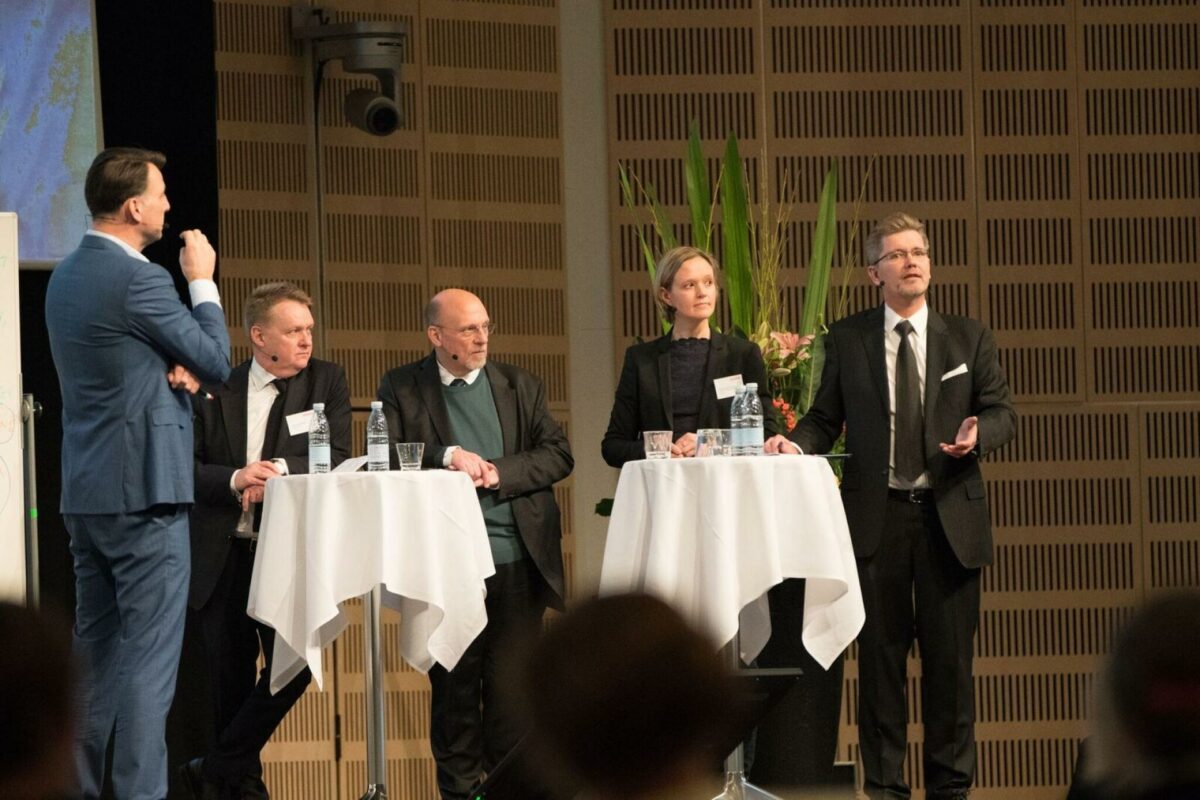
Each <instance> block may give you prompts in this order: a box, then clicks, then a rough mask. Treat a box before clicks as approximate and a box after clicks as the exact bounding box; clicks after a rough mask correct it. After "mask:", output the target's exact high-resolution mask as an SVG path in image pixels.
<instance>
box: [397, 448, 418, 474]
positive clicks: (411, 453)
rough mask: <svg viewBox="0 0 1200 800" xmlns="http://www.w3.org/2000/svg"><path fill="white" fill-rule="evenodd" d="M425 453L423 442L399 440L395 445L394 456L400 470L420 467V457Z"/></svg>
mask: <svg viewBox="0 0 1200 800" xmlns="http://www.w3.org/2000/svg"><path fill="white" fill-rule="evenodd" d="M424 455H425V443H424V442H400V443H398V444H397V445H396V458H397V460H399V462H400V469H402V470H417V469H420V468H421V458H422V457H423V456H424Z"/></svg>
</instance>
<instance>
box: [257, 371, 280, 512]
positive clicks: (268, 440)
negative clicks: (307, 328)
mask: <svg viewBox="0 0 1200 800" xmlns="http://www.w3.org/2000/svg"><path fill="white" fill-rule="evenodd" d="M271 383H272V384H274V385H275V388H276V389H278V390H279V394H277V395H275V402H273V403H271V411H270V413H268V414H267V430H266V432H265V433H264V434H263V443H262V455H261V456H260V458H261V459H262V460H263V461H270V460H271V459H272V458H274V457H275V444H276V442H277V441H278V440H279V429H280V428H281V427H282V426H283V404H284V403H285V402H287V385H288V379H287V378H276V379H275V380H273V381H271ZM262 511H263V504H262V503H255V505H254V532H255V533H258V526H259V524H261V523H262Z"/></svg>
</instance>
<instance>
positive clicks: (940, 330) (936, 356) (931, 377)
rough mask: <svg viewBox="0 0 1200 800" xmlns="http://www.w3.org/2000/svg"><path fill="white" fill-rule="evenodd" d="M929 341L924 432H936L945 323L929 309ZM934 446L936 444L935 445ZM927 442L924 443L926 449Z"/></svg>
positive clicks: (943, 355) (944, 350)
mask: <svg viewBox="0 0 1200 800" xmlns="http://www.w3.org/2000/svg"><path fill="white" fill-rule="evenodd" d="M926 332H927V334H926V335H927V336H928V337H929V341H928V342H927V343H926V345H925V430H926V431H927V432H928V431H932V430H936V427H935V425H934V414H935V413H936V412H937V401H938V393H939V392H941V390H942V375H944V374H945V372H946V343H947V340H948V338H949V337H948V335H947V328H946V321H945V320H944V319H942V317H941V315H940V314H938V313H937V312H936V311H934V310H933V309H932V308H931V309H929V324H928V325H927V326H926ZM935 444H936V443H935ZM928 446H929V442H928V441H927V442H926V449H928Z"/></svg>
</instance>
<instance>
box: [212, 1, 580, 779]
mask: <svg viewBox="0 0 1200 800" xmlns="http://www.w3.org/2000/svg"><path fill="white" fill-rule="evenodd" d="M291 5H292V3H291V2H290V0H247V1H246V2H232V1H230V0H218V2H217V3H216V22H217V25H216V28H217V86H218V115H219V119H218V139H219V142H218V148H219V153H218V156H219V164H220V204H221V220H220V221H221V234H222V243H223V244H222V253H221V254H220V255H221V291H222V296H223V299H224V302H225V306H226V310H227V315H228V319H229V325H230V328H231V332H232V333H233V335H234V341H235V346H234V358H235V360H237V361H240V360H242V359H244V358H246V357H248V355H249V348H248V345H247V342H246V338H245V334H244V333H240V332H239V331H240V330H241V327H242V320H241V310H240V309H241V305H242V303H243V302H244V300H245V298H246V296H247V295H248V294H249V293H250V292H251V291H252V290H253V288H254V287H255V286H256V285H258V284H259V283H262V282H264V281H267V280H272V279H282V278H286V279H290V280H293V281H296V282H297V283H299V284H300V285H301V286H303V287H304V288H306V289H308V290H309V291H310V292H314V293H315V292H316V291H317V290H319V291H320V293H321V294H322V295H323V302H322V307H323V313H324V326H325V337H324V341H319V342H318V343H317V344H318V352H319V353H320V354H321V355H322V357H324V358H327V359H329V360H332V361H335V362H337V363H339V364H341V365H342V366H344V367H345V369H346V372H347V377H348V380H349V383H350V391H351V395H352V401H353V403H354V407H355V409H356V410H355V414H354V421H353V436H354V448H355V452H356V453H358V452H361V451H362V450H363V442H364V439H365V435H364V428H365V421H366V409H367V406H368V404H369V402H370V400H372V399H373V398H374V397H375V392H376V389H377V387H378V385H379V379H380V377H381V376H382V375H383V373H384V372H385V371H386V370H388V369H390V368H392V367H394V366H398V365H400V364H404V363H407V362H410V361H414V360H416V359H418V358H421V357H423V356H424V355H425V354H426V353H427V352H428V351H429V344H428V341H427V339H426V336H425V332H424V331H425V325H424V322H423V318H422V311H423V308H424V305H425V303H426V301H427V300H428V298H429V297H430V296H431V295H432V294H433V293H434V292H436V291H438V290H439V289H442V288H445V287H449V286H460V287H464V288H468V289H470V290H472V291H474V292H476V293H477V294H478V295H479V296H480V297H481V298H482V299H483V301H484V303H485V304H486V305H487V306H488V309H489V311H490V313H491V316H492V319H493V320H494V321H495V322H496V323H497V324H498V327H499V333H498V334H497V335H496V336H494V337H493V339H492V342H491V351H492V358H494V359H497V360H502V361H508V362H511V363H515V364H517V365H519V366H522V367H524V368H526V369H528V370H530V371H531V372H533V373H534V374H536V375H538V376H539V377H541V378H542V379H543V380H544V381H545V383H546V391H547V400H548V403H549V405H550V409H551V412H552V414H553V415H554V416H555V418H556V419H558V420H559V421H560V422H561V423H562V424H563V425H564V427H567V426H568V423H569V402H570V396H569V392H568V382H567V376H568V364H567V352H568V350H567V340H566V333H567V313H568V312H567V308H566V300H565V297H566V294H565V289H566V278H565V272H564V260H563V252H562V194H563V186H562V164H561V159H562V144H561V141H560V107H559V106H560V103H559V94H560V92H559V88H560V77H559V56H558V50H557V48H558V15H559V8H558V3H557V2H555V0H502V1H501V2H491V1H489V0H328V2H325V3H321V5H323V6H324V7H325V9H326V11H327V12H328V13H329V15H330V17H331V20H332V21H334V22H349V21H355V20H379V21H394V22H403V23H404V24H405V25H407V27H408V30H409V33H410V36H409V47H408V48H407V50H406V52H405V61H404V67H403V74H402V86H401V88H400V98H399V100H400V102H399V105H400V107H401V111H402V116H403V122H402V124H401V127H400V129H399V130H398V131H396V132H395V133H394V134H392V135H390V136H387V137H374V136H371V135H369V134H366V133H364V132H362V131H360V130H358V129H357V128H354V127H352V126H351V125H350V124H349V123H348V122H347V121H346V118H345V116H344V114H343V110H342V100H343V98H344V97H345V95H346V94H347V92H349V91H350V90H352V89H354V88H358V87H370V86H373V85H374V80H373V79H371V78H368V77H366V76H362V75H356V74H351V73H345V72H343V71H342V69H341V65H340V64H338V63H333V64H330V65H329V66H328V68H327V69H326V70H325V77H324V81H323V84H322V87H321V96H320V102H319V104H318V108H317V113H318V115H319V124H320V141H321V153H320V156H321V159H322V164H323V169H322V172H323V178H322V185H321V186H320V187H319V188H320V191H321V195H322V201H323V204H324V208H323V212H324V213H323V215H322V217H321V218H320V219H318V218H317V217H316V212H315V200H316V194H317V191H318V187H317V177H316V174H315V172H314V169H313V155H314V154H313V152H312V144H311V137H312V130H313V127H312V126H313V123H312V120H311V118H310V117H309V116H308V112H307V111H306V95H305V92H306V85H307V84H306V80H307V76H306V71H307V66H306V62H305V60H304V58H303V49H302V48H301V46H300V45H299V44H297V43H296V42H294V41H293V39H292V36H291V12H290V8H291ZM318 226H320V229H319V231H318ZM318 232H319V233H320V234H321V237H320V238H321V240H322V241H323V243H324V245H323V249H324V257H325V275H324V282H323V284H320V285H318V281H319V276H318V270H317V266H316V264H317V253H316V252H315V247H316V242H317V241H318V237H317V233H318ZM571 491H572V484H571V481H570V480H569V479H568V480H567V481H565V482H564V483H562V484H561V485H559V486H557V487H555V493H556V495H557V497H558V500H559V504H560V506H561V507H562V509H563V517H564V518H563V530H564V534H565V536H564V553H565V556H566V562H567V571H568V575H567V580H568V587H570V586H572V585H573V576H572V567H573V564H574V559H573V557H572V553H573V549H574V548H573V538H572V537H571V531H572V529H573V526H572V524H571V520H570V508H571V502H570V498H571ZM349 611H350V615H351V624H350V626H349V628H348V629H347V631H346V632H345V633H344V634H343V636H342V637H341V639H339V641H338V642H337V643H335V645H334V646H333V648H332V651H330V652H329V653H327V656H326V669H325V675H326V684H325V690H324V691H318V690H317V689H316V687H315V685H314V687H312V688H311V689H310V690H309V692H308V693H307V694H306V695H305V696H304V698H303V699H302V700H301V703H300V704H299V705H298V706H297V707H296V709H295V710H294V711H293V712H292V713H291V714H290V715H289V716H288V718H287V721H286V722H285V724H284V725H283V727H281V728H280V730H279V731H278V732H277V734H276V736H275V738H274V739H273V740H272V742H271V744H270V745H268V748H267V750H266V752H265V753H264V761H265V763H266V771H267V782H268V784H269V785H270V787H271V790H272V796H273V797H278V798H280V799H281V800H289V798H290V799H291V800H311V799H312V798H353V797H358V796H359V795H360V794H361V793H362V790H363V788H364V787H365V782H366V767H365V741H364V731H365V726H364V720H363V713H364V711H363V709H364V706H363V685H362V625H361V608H360V606H359V604H358V603H357V602H354V603H351V604H350V608H349ZM398 631H399V625H398V620H397V619H396V618H395V617H394V616H392V615H391V612H385V616H384V640H385V641H384V652H385V657H386V659H387V660H386V664H385V671H386V692H387V694H386V704H387V709H388V726H389V727H388V755H389V759H388V783H387V785H388V791H389V795H390V796H391V797H394V798H400V799H401V800H404V799H405V798H412V799H413V800H418V799H419V800H425V798H429V797H432V796H434V795H435V794H436V791H435V784H434V770H433V762H432V759H431V758H430V755H429V746H428V724H429V689H428V681H427V679H426V678H425V677H424V676H423V675H421V674H419V673H417V672H415V671H413V670H412V669H411V668H409V667H408V666H407V665H405V664H404V663H403V662H402V661H401V660H400V659H399V657H398V655H397V654H398V652H399V646H398Z"/></svg>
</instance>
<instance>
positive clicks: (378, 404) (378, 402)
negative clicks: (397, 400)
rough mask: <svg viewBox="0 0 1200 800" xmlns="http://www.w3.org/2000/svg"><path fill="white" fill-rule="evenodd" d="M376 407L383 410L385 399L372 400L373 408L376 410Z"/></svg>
mask: <svg viewBox="0 0 1200 800" xmlns="http://www.w3.org/2000/svg"><path fill="white" fill-rule="evenodd" d="M376 409H378V410H380V411H382V410H383V401H382V400H372V401H371V410H372V411H374V410H376Z"/></svg>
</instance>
